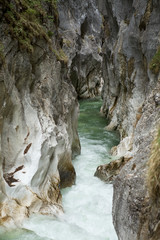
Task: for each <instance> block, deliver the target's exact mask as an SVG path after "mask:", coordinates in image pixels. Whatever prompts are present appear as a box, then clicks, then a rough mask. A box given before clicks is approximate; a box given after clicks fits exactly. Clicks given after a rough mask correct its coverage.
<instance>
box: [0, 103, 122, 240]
mask: <svg viewBox="0 0 160 240" xmlns="http://www.w3.org/2000/svg"><path fill="white" fill-rule="evenodd" d="M101 104H102V103H101V101H100V100H98V99H94V100H85V101H84V100H83V101H80V116H79V127H78V131H79V136H80V140H81V148H82V150H81V155H80V156H78V157H76V159H75V160H74V161H73V162H74V166H75V169H76V173H77V179H76V185H74V186H72V187H71V188H66V189H64V190H63V191H62V195H63V206H64V211H65V213H64V215H62V216H61V217H60V218H58V219H55V218H53V217H49V216H39V215H34V216H32V217H31V218H30V219H28V220H27V221H25V222H24V224H23V229H17V230H14V231H10V232H7V233H6V232H5V230H4V232H3V229H1V233H0V240H117V236H116V234H115V231H114V228H113V225H112V215H111V211H112V194H113V188H112V185H111V184H105V183H103V182H102V181H100V180H99V179H98V178H96V177H94V172H95V170H96V168H97V166H98V165H100V164H104V163H106V162H109V161H110V160H111V156H110V155H109V150H110V148H111V147H112V146H114V145H117V144H118V135H117V133H116V132H107V131H105V130H104V127H105V126H106V125H107V122H106V119H105V118H104V117H103V116H101V114H100V113H99V110H100V106H101Z"/></svg>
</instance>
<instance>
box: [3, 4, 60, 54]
mask: <svg viewBox="0 0 160 240" xmlns="http://www.w3.org/2000/svg"><path fill="white" fill-rule="evenodd" d="M0 4H1V5H2V8H3V12H4V18H5V21H6V22H7V24H8V30H7V33H8V34H10V35H11V36H12V37H13V38H14V39H17V41H18V43H19V46H20V48H22V49H26V50H27V51H29V52H33V43H34V42H35V39H36V38H43V39H45V40H46V41H47V42H48V43H51V40H50V37H52V36H53V33H52V32H51V31H50V30H49V29H46V28H45V27H44V26H43V23H44V22H47V21H48V16H47V10H46V9H51V10H50V11H51V14H52V19H51V18H50V21H51V20H52V21H54V20H55V21H57V18H58V13H57V1H56V0H13V1H12V3H10V0H5V1H4V0H0ZM51 33H52V34H51Z"/></svg>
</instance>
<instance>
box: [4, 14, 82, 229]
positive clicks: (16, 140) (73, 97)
mask: <svg viewBox="0 0 160 240" xmlns="http://www.w3.org/2000/svg"><path fill="white" fill-rule="evenodd" d="M0 16H1V17H2V14H0ZM6 29H7V24H6V22H5V20H4V19H3V18H2V22H1V24H0V39H1V44H3V56H4V59H5V62H3V63H2V62H1V66H0V67H1V69H0V223H1V224H5V225H8V224H11V223H16V224H17V223H18V224H19V223H21V221H22V219H23V218H24V217H25V216H29V215H30V214H31V213H37V212H39V213H42V214H52V215H54V214H58V213H59V212H62V205H61V193H60V187H66V186H71V185H72V184H74V183H75V175H76V174H75V170H74V167H73V165H72V157H73V156H74V155H76V154H79V153H80V144H79V138H78V134H77V116H78V102H77V94H76V92H75V89H74V87H73V86H72V84H71V82H70V81H69V80H68V78H67V67H66V65H65V63H63V61H61V62H60V61H58V60H57V57H56V56H55V54H54V53H53V52H52V51H51V45H52V48H57V46H58V39H57V38H55V36H58V34H57V30H56V26H55V25H54V24H53V23H52V28H51V30H52V31H53V33H54V34H53V36H52V38H51V40H50V42H51V41H52V42H51V44H50V47H49V44H48V43H47V42H46V41H45V40H44V39H39V40H38V39H37V40H35V41H34V44H33V48H34V51H33V52H32V53H28V52H27V51H26V50H23V51H21V50H20V48H19V45H18V44H17V40H14V39H13V38H11V37H10V35H9V34H8V35H6Z"/></svg>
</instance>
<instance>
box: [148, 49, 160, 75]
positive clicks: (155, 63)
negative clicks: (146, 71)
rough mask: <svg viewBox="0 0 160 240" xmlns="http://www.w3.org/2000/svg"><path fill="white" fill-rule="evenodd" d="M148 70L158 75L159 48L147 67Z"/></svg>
mask: <svg viewBox="0 0 160 240" xmlns="http://www.w3.org/2000/svg"><path fill="white" fill-rule="evenodd" d="M149 68H150V70H151V71H152V72H153V73H154V74H158V73H159V71H160V47H159V48H158V50H157V52H156V54H155V55H154V56H153V58H152V60H151V62H150V65H149Z"/></svg>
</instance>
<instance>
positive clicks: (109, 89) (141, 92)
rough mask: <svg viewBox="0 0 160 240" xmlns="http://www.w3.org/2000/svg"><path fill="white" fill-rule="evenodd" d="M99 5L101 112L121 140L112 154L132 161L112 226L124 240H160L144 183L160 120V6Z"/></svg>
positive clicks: (103, 0)
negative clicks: (157, 57)
mask: <svg viewBox="0 0 160 240" xmlns="http://www.w3.org/2000/svg"><path fill="white" fill-rule="evenodd" d="M97 3H98V5H99V9H100V11H101V13H102V15H103V30H104V33H103V48H102V51H103V78H104V88H103V92H102V96H103V100H104V103H103V107H102V111H103V112H104V113H105V114H106V115H107V116H108V117H109V118H110V120H111V121H110V124H109V125H108V126H107V130H111V129H115V128H117V129H118V130H119V131H120V135H121V143H120V145H119V146H118V147H117V148H114V149H113V151H112V152H114V154H117V155H119V156H123V157H124V158H125V159H127V158H128V160H129V161H128V160H127V164H126V165H125V166H124V167H123V168H122V170H121V171H120V174H119V175H118V177H117V178H116V180H115V181H114V199H113V220H114V226H115V229H116V232H117V235H118V237H119V239H121V240H139V239H141V240H142V239H143V240H147V239H159V235H158V234H159V233H158V232H159V227H158V226H159V217H158V216H159V215H158V214H159V210H158V209H156V210H155V209H153V208H152V205H151V204H150V199H149V197H148V193H147V189H146V183H145V178H146V169H147V162H148V159H149V156H150V146H151V143H152V141H153V138H154V134H155V131H156V129H157V125H158V123H159V121H160V88H159V82H160V77H159V64H158V65H156V63H154V62H153V60H152V59H153V57H154V55H155V53H156V51H157V50H158V49H159V44H160V42H159V41H160V38H159V34H160V32H159V30H160V15H159V11H160V3H159V1H157V0H148V1H137V0H136V1H134V0H132V1H127V0H126V1H125V0H120V1H116V0H115V1H114V0H113V1H111V0H100V1H97ZM158 61H159V60H158ZM154 64H155V65H154ZM156 66H158V68H156V69H155V67H156ZM99 169H100V168H99ZM101 169H102V170H103V171H104V169H107V168H106V167H102V168H101ZM106 174H107V173H106ZM102 175H104V172H102ZM102 177H103V176H102Z"/></svg>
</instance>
